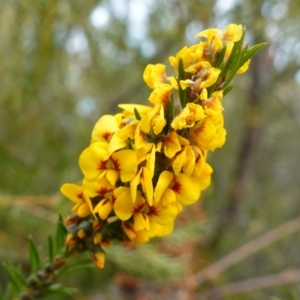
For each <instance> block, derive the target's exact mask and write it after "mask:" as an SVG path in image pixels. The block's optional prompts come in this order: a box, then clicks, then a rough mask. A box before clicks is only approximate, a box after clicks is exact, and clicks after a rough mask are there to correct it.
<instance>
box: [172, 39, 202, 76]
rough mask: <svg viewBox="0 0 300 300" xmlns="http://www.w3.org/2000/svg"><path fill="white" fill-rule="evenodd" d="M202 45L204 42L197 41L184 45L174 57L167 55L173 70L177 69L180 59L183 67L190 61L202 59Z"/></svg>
mask: <svg viewBox="0 0 300 300" xmlns="http://www.w3.org/2000/svg"><path fill="white" fill-rule="evenodd" d="M204 46H205V43H198V44H196V45H193V46H191V47H187V46H184V47H183V48H182V49H181V50H180V51H179V52H178V53H177V54H176V57H174V56H170V57H169V62H170V65H171V66H172V67H173V68H174V70H175V71H178V65H179V61H180V59H181V60H182V62H183V67H184V69H185V68H187V67H188V66H189V65H190V64H192V63H196V62H198V61H201V60H203V58H204Z"/></svg>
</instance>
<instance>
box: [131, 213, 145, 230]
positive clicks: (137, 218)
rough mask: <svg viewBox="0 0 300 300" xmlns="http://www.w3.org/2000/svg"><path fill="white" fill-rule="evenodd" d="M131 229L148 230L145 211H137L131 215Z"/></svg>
mask: <svg viewBox="0 0 300 300" xmlns="http://www.w3.org/2000/svg"><path fill="white" fill-rule="evenodd" d="M133 229H134V230H135V231H140V230H143V229H146V230H148V231H149V218H148V216H147V215H146V214H145V213H142V212H138V213H135V214H134V215H133Z"/></svg>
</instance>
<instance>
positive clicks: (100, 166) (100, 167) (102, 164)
mask: <svg viewBox="0 0 300 300" xmlns="http://www.w3.org/2000/svg"><path fill="white" fill-rule="evenodd" d="M106 163H107V160H101V161H100V162H99V163H98V167H97V170H107V167H106Z"/></svg>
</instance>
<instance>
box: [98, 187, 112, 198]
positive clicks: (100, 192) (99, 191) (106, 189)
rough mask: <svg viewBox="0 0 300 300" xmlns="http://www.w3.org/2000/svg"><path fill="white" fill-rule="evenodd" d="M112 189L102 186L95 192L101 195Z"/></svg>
mask: <svg viewBox="0 0 300 300" xmlns="http://www.w3.org/2000/svg"><path fill="white" fill-rule="evenodd" d="M112 190H113V189H112V188H105V187H102V188H100V189H98V190H96V193H97V194H99V195H101V196H104V195H105V194H106V193H109V192H111V191H112Z"/></svg>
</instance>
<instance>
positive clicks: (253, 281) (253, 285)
mask: <svg viewBox="0 0 300 300" xmlns="http://www.w3.org/2000/svg"><path fill="white" fill-rule="evenodd" d="M299 281H300V270H285V271H283V272H281V273H278V274H273V275H266V276H260V277H255V278H250V279H246V280H241V281H238V282H234V283H230V284H226V285H223V286H220V287H217V288H213V289H209V290H207V291H204V292H202V293H199V294H197V299H206V298H207V299H213V300H217V299H223V296H228V295H236V294H241V293H248V292H252V291H254V290H258V289H262V288H267V287H272V286H277V285H283V284H288V283H295V282H299Z"/></svg>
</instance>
